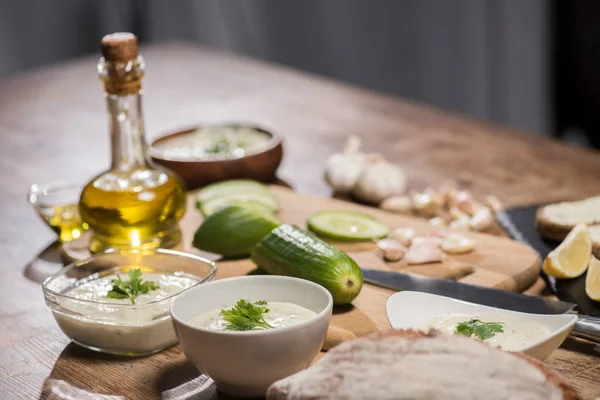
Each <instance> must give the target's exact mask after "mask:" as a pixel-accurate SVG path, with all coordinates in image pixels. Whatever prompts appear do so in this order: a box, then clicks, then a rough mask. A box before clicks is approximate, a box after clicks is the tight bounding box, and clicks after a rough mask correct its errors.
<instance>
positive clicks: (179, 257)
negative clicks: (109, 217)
mask: <svg viewBox="0 0 600 400" xmlns="http://www.w3.org/2000/svg"><path fill="white" fill-rule="evenodd" d="M130 268H133V269H140V270H141V271H142V280H143V281H153V282H155V283H156V284H157V285H158V286H159V287H158V288H157V289H155V290H152V291H150V292H148V293H146V294H140V295H139V296H138V297H136V298H135V300H134V301H135V304H132V302H131V300H129V299H115V298H108V297H107V296H106V295H107V293H108V291H110V290H111V288H112V283H111V279H113V278H115V277H116V276H117V275H118V276H119V277H121V278H122V279H124V280H128V270H129V269H130ZM215 271H216V265H215V264H214V263H213V262H211V261H210V260H207V259H205V258H202V257H198V256H195V255H192V254H188V253H182V252H178V251H173V250H165V249H157V250H155V251H152V252H117V251H109V252H105V253H101V254H96V255H94V256H93V257H91V258H88V259H87V260H83V261H79V262H76V263H73V264H71V265H68V266H66V267H65V268H63V269H62V270H60V271H59V272H57V273H56V274H54V275H52V276H51V277H49V278H48V279H46V280H45V281H44V283H43V285H42V289H43V291H44V298H45V300H46V304H47V305H48V307H50V309H51V310H52V313H53V314H54V318H55V319H56V322H57V323H58V326H59V327H60V328H61V330H62V331H63V332H64V333H65V335H67V336H68V337H69V338H70V339H71V340H72V341H73V342H75V343H77V344H79V345H80V346H83V347H86V348H88V349H90V350H94V351H100V352H104V353H111V354H118V355H128V356H140V355H147V354H152V353H156V352H158V351H160V350H163V349H165V348H167V347H170V346H172V345H174V344H175V343H177V336H176V335H175V331H174V329H173V324H172V322H171V316H170V313H169V307H170V305H171V302H172V301H173V299H174V298H175V297H176V296H178V295H179V294H180V293H181V292H183V291H185V290H187V289H189V288H192V287H194V286H198V285H200V284H202V283H203V282H206V281H208V280H210V279H211V278H212V277H213V275H214V273H215Z"/></svg>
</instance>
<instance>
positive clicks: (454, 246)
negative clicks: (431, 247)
mask: <svg viewBox="0 0 600 400" xmlns="http://www.w3.org/2000/svg"><path fill="white" fill-rule="evenodd" d="M441 247H442V250H443V251H445V252H446V253H449V254H465V253H469V252H471V251H473V250H475V241H474V240H473V239H471V238H468V237H466V236H464V235H461V234H457V233H453V234H451V235H448V236H446V237H445V238H444V240H443V241H442V246H441Z"/></svg>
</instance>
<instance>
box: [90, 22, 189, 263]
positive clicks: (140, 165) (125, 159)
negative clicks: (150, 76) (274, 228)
mask: <svg viewBox="0 0 600 400" xmlns="http://www.w3.org/2000/svg"><path fill="white" fill-rule="evenodd" d="M102 55H103V57H102V58H100V61H99V62H98V73H99V75H100V79H101V81H102V82H103V84H104V89H105V98H106V102H107V105H108V113H109V126H110V138H111V148H112V164H111V167H110V170H108V171H106V172H103V173H101V174H100V175H98V176H96V177H95V178H94V179H92V180H91V181H90V182H89V183H88V184H87V185H86V186H85V188H84V189H83V192H82V193H81V198H80V200H79V212H80V214H81V218H82V220H83V221H84V222H85V223H87V224H88V225H89V227H90V229H91V231H92V237H91V242H90V250H91V251H92V252H94V253H96V252H101V251H104V250H107V249H111V248H117V249H125V250H130V249H147V248H155V247H164V248H169V247H173V246H175V245H177V244H178V243H179V241H180V240H181V231H180V229H179V224H178V223H179V220H180V219H181V217H182V216H183V214H184V213H185V208H186V197H185V189H184V186H183V184H182V182H181V181H180V180H179V178H178V177H177V176H176V175H174V174H173V173H172V172H170V171H168V170H165V169H162V168H160V167H158V166H155V165H154V164H153V163H152V162H151V161H150V159H149V157H148V154H147V144H146V141H145V137H144V122H143V118H142V104H141V92H142V85H141V82H142V78H143V75H144V61H143V59H142V57H140V56H139V55H138V44H137V38H136V37H135V36H134V35H133V34H131V33H114V34H111V35H107V36H105V37H104V38H103V39H102Z"/></svg>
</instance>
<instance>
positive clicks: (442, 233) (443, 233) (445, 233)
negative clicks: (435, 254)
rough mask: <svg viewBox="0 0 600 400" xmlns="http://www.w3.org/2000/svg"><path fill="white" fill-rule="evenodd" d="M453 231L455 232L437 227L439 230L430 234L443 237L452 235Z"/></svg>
mask: <svg viewBox="0 0 600 400" xmlns="http://www.w3.org/2000/svg"><path fill="white" fill-rule="evenodd" d="M452 233H453V232H452V231H450V230H448V229H444V228H442V229H437V230H435V231H433V232H431V233H430V234H429V236H430V237H437V238H441V239H443V238H445V237H446V236H448V235H451V234H452Z"/></svg>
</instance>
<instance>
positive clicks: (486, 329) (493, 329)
mask: <svg viewBox="0 0 600 400" xmlns="http://www.w3.org/2000/svg"><path fill="white" fill-rule="evenodd" d="M502 332H504V328H503V327H502V322H483V321H481V320H480V319H476V318H472V319H470V320H468V321H463V322H460V323H459V324H458V325H456V329H455V331H454V334H455V335H463V336H472V335H475V336H476V337H478V338H479V339H481V340H486V339H489V338H491V337H494V336H495V335H496V333H502Z"/></svg>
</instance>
